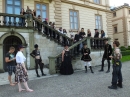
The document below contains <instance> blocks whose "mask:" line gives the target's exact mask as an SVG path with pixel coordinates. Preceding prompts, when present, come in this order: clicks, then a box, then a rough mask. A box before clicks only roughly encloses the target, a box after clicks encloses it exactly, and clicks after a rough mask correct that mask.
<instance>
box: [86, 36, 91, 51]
mask: <svg viewBox="0 0 130 97" xmlns="http://www.w3.org/2000/svg"><path fill="white" fill-rule="evenodd" d="M90 40H91V38H90V37H88V38H87V47H88V48H89V49H90V50H91V41H90Z"/></svg>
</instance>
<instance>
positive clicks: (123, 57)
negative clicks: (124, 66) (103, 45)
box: [121, 55, 130, 62]
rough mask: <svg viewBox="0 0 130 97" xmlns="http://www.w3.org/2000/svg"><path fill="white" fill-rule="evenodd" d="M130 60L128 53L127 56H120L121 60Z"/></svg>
mask: <svg viewBox="0 0 130 97" xmlns="http://www.w3.org/2000/svg"><path fill="white" fill-rule="evenodd" d="M126 61H130V55H128V56H122V59H121V62H126Z"/></svg>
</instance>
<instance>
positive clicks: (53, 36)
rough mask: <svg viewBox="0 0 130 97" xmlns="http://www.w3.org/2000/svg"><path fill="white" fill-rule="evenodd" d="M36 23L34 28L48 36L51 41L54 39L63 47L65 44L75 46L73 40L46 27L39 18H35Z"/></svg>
mask: <svg viewBox="0 0 130 97" xmlns="http://www.w3.org/2000/svg"><path fill="white" fill-rule="evenodd" d="M34 22H35V26H34V27H35V28H36V29H37V30H38V32H39V33H41V34H43V35H45V36H47V37H48V38H50V39H53V40H54V41H56V42H58V43H60V44H62V45H65V44H68V45H73V39H71V38H70V37H68V36H66V35H65V34H62V33H60V32H58V31H57V30H55V29H53V28H52V27H51V26H48V25H46V24H45V23H43V22H42V21H40V20H38V19H37V18H34Z"/></svg>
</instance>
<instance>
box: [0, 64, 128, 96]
mask: <svg viewBox="0 0 130 97" xmlns="http://www.w3.org/2000/svg"><path fill="white" fill-rule="evenodd" d="M99 69H100V67H94V68H93V70H94V72H95V73H94V74H92V73H90V70H88V73H87V74H86V73H84V71H79V72H75V73H74V74H73V75H69V76H64V75H59V76H52V77H48V78H40V79H34V80H30V81H29V82H28V83H29V86H30V88H32V89H34V92H31V93H29V92H26V91H23V92H20V93H19V92H18V87H17V85H16V86H13V87H12V86H9V85H8V84H7V85H1V86H0V97H130V62H125V63H123V67H122V74H123V88H122V89H120V88H118V89H117V90H110V89H108V88H107V87H108V86H109V85H111V78H112V76H111V74H112V73H111V72H110V73H108V74H107V73H105V71H106V70H107V67H105V68H104V69H105V71H104V72H98V70H99ZM111 71H112V69H111Z"/></svg>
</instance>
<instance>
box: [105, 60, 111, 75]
mask: <svg viewBox="0 0 130 97" xmlns="http://www.w3.org/2000/svg"><path fill="white" fill-rule="evenodd" d="M107 62H108V70H107V71H106V73H109V72H110V60H107Z"/></svg>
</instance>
